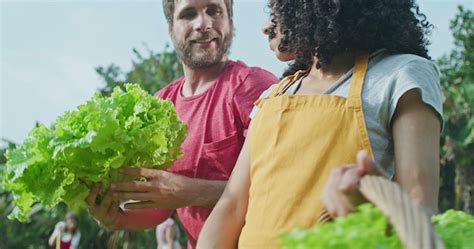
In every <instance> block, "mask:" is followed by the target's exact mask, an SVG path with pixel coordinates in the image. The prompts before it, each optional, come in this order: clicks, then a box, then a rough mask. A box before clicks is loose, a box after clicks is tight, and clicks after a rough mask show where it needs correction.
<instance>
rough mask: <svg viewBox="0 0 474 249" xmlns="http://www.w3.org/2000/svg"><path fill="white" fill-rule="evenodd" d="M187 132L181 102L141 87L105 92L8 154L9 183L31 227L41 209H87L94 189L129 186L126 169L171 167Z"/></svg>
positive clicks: (18, 214) (39, 128) (36, 131)
mask: <svg viewBox="0 0 474 249" xmlns="http://www.w3.org/2000/svg"><path fill="white" fill-rule="evenodd" d="M186 132H187V129H186V126H185V125H184V124H183V123H182V122H181V121H180V120H179V118H178V116H177V114H176V111H175V109H174V106H173V104H172V103H171V102H170V101H165V100H161V99H158V98H156V97H153V96H151V95H149V94H148V93H146V92H145V91H143V90H142V89H141V88H140V87H139V86H138V85H134V84H126V85H125V91H124V90H122V89H121V88H119V87H116V88H115V89H114V90H113V93H112V95H111V96H110V97H103V96H101V95H99V94H97V95H95V96H94V97H92V99H91V100H89V101H88V102H87V103H85V104H84V105H80V106H79V107H78V108H77V110H75V111H68V112H65V113H64V114H63V115H61V116H60V117H58V118H57V120H56V121H55V123H54V124H53V126H52V127H51V128H48V127H46V126H44V125H38V126H37V127H35V128H33V129H32V130H31V131H30V133H29V136H28V138H27V139H26V140H25V141H24V143H23V144H22V145H20V146H17V147H16V148H14V149H11V150H8V151H7V152H6V157H7V163H6V165H5V167H4V172H3V173H4V179H3V185H4V188H5V189H8V190H10V191H12V193H13V196H14V199H15V205H16V207H15V210H14V211H13V212H12V214H11V215H10V217H11V218H16V219H19V220H22V221H24V220H25V218H26V216H25V215H26V214H27V213H28V212H29V211H30V210H31V207H32V205H33V204H35V203H38V202H39V203H41V204H43V205H45V206H47V207H53V206H55V205H57V204H58V203H59V202H65V203H66V204H67V205H68V206H69V207H71V208H80V207H84V206H85V201H84V198H85V197H86V196H87V195H88V193H89V190H90V188H91V187H92V185H93V184H94V183H97V182H102V183H103V185H104V186H106V187H107V186H108V185H109V184H110V182H111V181H117V180H123V179H124V176H122V175H121V174H118V169H119V168H121V167H123V166H132V167H150V168H158V169H165V168H167V167H169V166H171V165H172V163H173V162H174V161H175V160H176V159H178V158H179V157H180V156H181V148H180V146H181V144H182V142H183V141H184V139H185V136H186Z"/></svg>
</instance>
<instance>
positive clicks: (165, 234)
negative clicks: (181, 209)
mask: <svg viewBox="0 0 474 249" xmlns="http://www.w3.org/2000/svg"><path fill="white" fill-rule="evenodd" d="M179 236H180V233H179V228H178V226H177V225H176V223H175V221H174V220H173V218H171V217H170V218H168V219H167V220H165V221H164V222H163V223H161V224H159V225H158V226H156V241H157V242H158V247H157V248H158V249H181V245H180V244H179V241H178V238H179Z"/></svg>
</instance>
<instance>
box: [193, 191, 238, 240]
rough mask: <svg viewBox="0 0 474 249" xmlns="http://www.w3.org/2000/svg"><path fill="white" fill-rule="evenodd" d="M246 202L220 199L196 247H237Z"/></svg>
mask: <svg viewBox="0 0 474 249" xmlns="http://www.w3.org/2000/svg"><path fill="white" fill-rule="evenodd" d="M243 203H246V202H240V203H239V202H237V201H235V200H234V201H232V200H230V199H225V198H224V199H221V200H220V201H219V202H218V203H217V205H216V207H215V208H214V210H213V211H212V213H211V215H210V216H209V218H208V219H207V220H206V223H205V224H204V227H203V229H202V231H201V234H200V235H199V240H198V244H197V248H198V249H221V248H224V249H228V248H237V243H238V239H239V235H240V232H241V230H242V227H243V225H244V221H245V212H246V210H247V207H246V206H245V207H244V206H243Z"/></svg>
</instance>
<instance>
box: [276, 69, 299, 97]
mask: <svg viewBox="0 0 474 249" xmlns="http://www.w3.org/2000/svg"><path fill="white" fill-rule="evenodd" d="M306 73H307V72H306V71H303V70H300V71H298V72H296V73H295V74H293V75H289V76H286V77H285V78H283V79H282V80H281V81H280V82H279V83H278V84H277V85H276V86H275V87H274V88H273V91H272V94H270V97H276V96H279V95H282V94H283V93H284V92H285V91H286V90H288V88H290V87H291V86H292V85H293V84H294V83H295V82H296V81H298V79H299V78H301V76H303V75H305V74H306ZM282 85H283V89H281V90H280V88H281V86H282Z"/></svg>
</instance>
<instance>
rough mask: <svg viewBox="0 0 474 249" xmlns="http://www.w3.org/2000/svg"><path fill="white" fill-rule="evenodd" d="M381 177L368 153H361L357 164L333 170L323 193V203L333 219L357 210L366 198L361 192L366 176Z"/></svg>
mask: <svg viewBox="0 0 474 249" xmlns="http://www.w3.org/2000/svg"><path fill="white" fill-rule="evenodd" d="M367 174H369V175H380V172H379V171H378V170H377V168H376V166H375V163H374V161H373V160H372V159H370V157H369V154H368V153H367V151H359V153H358V154H357V164H351V165H346V166H343V167H338V168H335V169H333V170H332V172H331V174H330V176H329V179H328V181H327V183H326V186H325V187H324V190H323V193H322V196H321V198H322V201H323V204H324V206H325V208H326V210H327V211H328V212H329V214H330V215H331V216H332V217H337V216H344V215H346V214H348V213H350V212H353V211H354V210H355V207H356V206H357V205H359V204H361V203H362V202H364V198H363V196H362V194H361V193H360V192H359V184H360V180H361V179H362V177H363V176H364V175H367Z"/></svg>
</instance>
